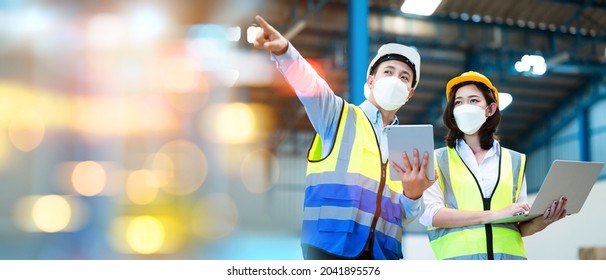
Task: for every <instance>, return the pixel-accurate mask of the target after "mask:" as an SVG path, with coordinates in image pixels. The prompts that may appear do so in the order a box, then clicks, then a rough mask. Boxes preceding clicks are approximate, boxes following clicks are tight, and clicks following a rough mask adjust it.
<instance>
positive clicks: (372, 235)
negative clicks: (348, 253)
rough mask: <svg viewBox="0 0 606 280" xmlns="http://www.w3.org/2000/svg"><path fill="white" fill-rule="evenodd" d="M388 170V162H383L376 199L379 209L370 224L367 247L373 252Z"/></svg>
mask: <svg viewBox="0 0 606 280" xmlns="http://www.w3.org/2000/svg"><path fill="white" fill-rule="evenodd" d="M386 170H387V163H381V182H379V190H378V191H377V200H376V207H377V209H376V210H375V215H374V217H373V218H372V223H371V225H370V236H369V237H368V242H369V243H370V246H367V247H369V249H370V251H371V252H372V245H373V244H374V238H375V227H376V226H377V222H378V221H379V217H380V216H381V200H382V198H383V190H384V189H385V178H386V177H387V175H386V173H387V172H386Z"/></svg>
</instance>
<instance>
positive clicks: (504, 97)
mask: <svg viewBox="0 0 606 280" xmlns="http://www.w3.org/2000/svg"><path fill="white" fill-rule="evenodd" d="M512 101H513V96H511V94H509V93H507V92H499V110H501V111H503V110H505V108H507V106H509V105H510V104H511V102H512Z"/></svg>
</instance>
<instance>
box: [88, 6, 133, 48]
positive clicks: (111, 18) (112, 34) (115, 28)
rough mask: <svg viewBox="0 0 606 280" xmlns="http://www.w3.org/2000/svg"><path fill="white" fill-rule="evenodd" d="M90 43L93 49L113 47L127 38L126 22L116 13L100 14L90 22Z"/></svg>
mask: <svg viewBox="0 0 606 280" xmlns="http://www.w3.org/2000/svg"><path fill="white" fill-rule="evenodd" d="M87 27H88V38H87V39H88V43H89V45H90V46H91V47H92V48H93V49H111V48H115V47H117V46H118V45H119V44H120V43H123V41H124V40H125V39H126V36H127V32H126V31H127V30H128V29H127V25H126V22H125V21H124V20H123V19H122V18H120V17H119V16H117V15H114V14H98V15H95V16H94V17H93V18H91V20H90V21H89V22H88V26H87Z"/></svg>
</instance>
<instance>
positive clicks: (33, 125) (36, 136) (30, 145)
mask: <svg viewBox="0 0 606 280" xmlns="http://www.w3.org/2000/svg"><path fill="white" fill-rule="evenodd" d="M44 132H45V124H44V120H43V119H42V117H41V116H40V114H38V113H36V112H33V111H22V112H19V113H17V114H16V115H14V116H13V118H12V119H11V122H10V124H9V127H8V135H9V137H10V140H11V142H12V143H13V145H14V146H15V148H17V149H19V150H21V151H23V152H29V151H32V150H33V149H35V148H36V147H38V145H40V143H41V142H42V140H43V139H44Z"/></svg>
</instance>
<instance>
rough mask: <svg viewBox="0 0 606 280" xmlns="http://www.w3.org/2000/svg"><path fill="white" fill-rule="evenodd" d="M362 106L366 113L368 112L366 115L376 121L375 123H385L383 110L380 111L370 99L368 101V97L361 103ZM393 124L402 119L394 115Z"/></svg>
mask: <svg viewBox="0 0 606 280" xmlns="http://www.w3.org/2000/svg"><path fill="white" fill-rule="evenodd" d="M360 108H361V109H362V111H363V112H364V114H366V116H367V117H368V119H369V120H370V121H371V122H372V123H375V124H376V123H380V124H381V125H383V118H382V117H381V112H380V111H379V109H377V107H375V105H373V104H372V103H370V101H368V99H366V100H364V102H362V104H360ZM391 124H392V125H398V124H400V121H399V120H398V116H395V117H394V120H393V122H392V123H391Z"/></svg>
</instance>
